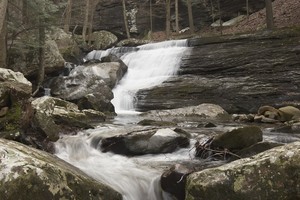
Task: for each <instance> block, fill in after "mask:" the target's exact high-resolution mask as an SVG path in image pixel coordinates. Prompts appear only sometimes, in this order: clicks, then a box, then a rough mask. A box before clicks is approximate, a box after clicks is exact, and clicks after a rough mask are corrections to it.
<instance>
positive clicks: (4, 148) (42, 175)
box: [0, 139, 122, 200]
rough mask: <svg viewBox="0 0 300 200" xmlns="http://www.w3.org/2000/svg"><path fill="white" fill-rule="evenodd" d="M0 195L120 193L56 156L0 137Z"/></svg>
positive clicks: (106, 196) (111, 198)
mask: <svg viewBox="0 0 300 200" xmlns="http://www.w3.org/2000/svg"><path fill="white" fill-rule="evenodd" d="M0 155H1V162H0V171H1V176H0V196H1V199H3V200H9V199H24V200H27V199H28V200H29V199H102V200H117V199H122V196H121V195H120V194H119V193H118V192H116V191H114V190H113V189H111V188H110V187H109V186H106V185H104V184H102V183H100V182H97V181H95V180H94V179H92V178H90V177H88V176H87V175H85V174H84V173H83V172H81V171H80V170H78V169H77V168H75V167H73V166H71V165H70V164H68V163H66V162H64V161H62V160H60V159H59V158H57V157H55V156H53V155H51V154H48V153H46V152H42V151H39V150H36V149H33V148H30V147H28V146H25V145H22V144H19V143H17V142H13V141H8V140H4V139H0Z"/></svg>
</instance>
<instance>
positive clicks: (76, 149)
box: [56, 127, 193, 200]
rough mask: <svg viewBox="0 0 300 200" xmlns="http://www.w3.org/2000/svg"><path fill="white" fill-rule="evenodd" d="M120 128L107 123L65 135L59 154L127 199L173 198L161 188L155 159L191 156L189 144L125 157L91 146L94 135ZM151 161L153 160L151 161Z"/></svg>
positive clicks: (60, 142)
mask: <svg viewBox="0 0 300 200" xmlns="http://www.w3.org/2000/svg"><path fill="white" fill-rule="evenodd" d="M116 129H117V128H113V127H106V128H99V129H94V130H92V129H91V130H87V131H85V132H81V133H79V134H77V135H76V136H64V137H62V138H61V139H60V140H59V141H58V142H57V143H56V149H57V152H56V155H57V156H58V157H60V158H61V159H63V160H65V161H67V162H69V163H70V164H72V165H74V166H76V167H78V168H79V169H81V170H82V171H83V172H85V173H86V174H88V175H89V176H91V177H93V178H94V179H96V180H98V181H99V182H102V183H104V184H107V185H109V186H111V187H112V188H113V189H115V190H116V191H118V192H120V193H121V194H122V195H123V199H124V200H141V199H144V200H171V199H172V198H171V197H170V196H169V195H168V194H167V193H164V192H162V190H161V188H160V183H159V177H160V175H161V173H162V170H161V169H154V168H153V166H151V167H150V166H149V165H150V164H151V165H153V164H154V163H155V162H158V163H159V162H171V161H176V160H178V159H180V160H189V159H190V155H191V154H193V153H192V152H189V150H190V149H189V148H187V149H181V150H178V151H177V152H175V153H173V154H163V155H145V156H139V157H132V158H129V157H125V156H120V155H116V154H113V153H102V152H101V151H100V150H99V149H96V148H94V147H92V145H91V141H92V139H93V138H97V137H101V135H103V134H109V133H110V131H113V130H116ZM149 163H150V164H149Z"/></svg>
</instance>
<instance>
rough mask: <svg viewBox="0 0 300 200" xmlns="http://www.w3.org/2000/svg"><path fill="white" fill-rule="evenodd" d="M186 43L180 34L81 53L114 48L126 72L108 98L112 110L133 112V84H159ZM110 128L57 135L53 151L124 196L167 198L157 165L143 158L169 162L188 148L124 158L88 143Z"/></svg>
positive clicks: (169, 73)
mask: <svg viewBox="0 0 300 200" xmlns="http://www.w3.org/2000/svg"><path fill="white" fill-rule="evenodd" d="M186 43H187V42H186V40H180V41H167V42H162V43H157V44H147V45H142V46H139V47H137V48H129V49H126V51H127V53H124V52H123V50H124V49H120V48H114V49H110V50H107V51H93V52H91V53H90V54H89V55H88V56H87V59H101V57H103V56H106V55H108V54H109V53H114V54H116V55H118V56H120V57H121V59H122V60H123V61H124V63H125V64H127V66H128V72H127V74H126V75H125V76H124V77H123V79H122V80H121V81H120V82H119V84H118V86H117V87H116V88H115V89H114V90H113V92H114V96H115V98H114V99H113V104H114V106H115V108H116V112H117V113H118V114H119V113H130V112H134V102H135V94H136V92H137V91H138V90H140V89H144V88H150V87H153V86H156V85H158V84H161V83H162V82H163V81H165V80H166V79H167V78H169V77H170V76H172V75H175V74H176V72H177V70H178V68H179V67H180V61H181V57H182V56H183V55H185V54H186V53H187V52H188V49H189V48H188V47H186V46H187V45H186ZM128 50H129V52H128ZM115 128H116V127H115V125H114V126H112V125H109V126H108V127H99V128H96V129H93V130H87V131H85V132H81V133H78V134H77V135H76V136H63V137H62V138H61V139H60V140H59V141H58V142H57V143H56V149H57V151H56V152H57V153H56V155H57V156H58V157H60V158H62V159H63V160H65V161H67V162H69V163H71V164H72V165H74V166H76V167H78V168H79V169H81V170H82V171H84V172H85V173H86V174H88V175H89V176H91V177H93V178H94V179H96V180H98V181H100V182H102V183H105V184H107V185H110V186H111V187H112V188H114V189H115V190H116V191H118V192H120V193H121V194H122V195H123V199H124V200H140V199H145V200H168V199H172V198H171V197H170V196H169V195H168V194H166V193H164V192H162V190H161V188H160V184H159V176H160V174H161V173H162V170H158V169H154V168H152V167H149V166H148V164H147V163H155V162H159V161H161V160H164V161H170V162H171V161H175V160H177V159H178V158H179V156H180V155H181V156H182V157H181V158H184V159H186V158H190V156H189V155H187V154H189V153H190V152H189V149H183V150H180V151H177V152H176V153H175V154H169V155H166V154H164V155H156V156H153V155H151V156H139V157H133V158H128V157H125V156H120V155H115V154H113V153H102V152H101V151H100V150H99V149H97V148H95V147H93V145H92V140H93V138H95V137H103V134H105V133H107V132H109V133H110V131H112V130H113V129H115ZM119 128H120V127H119ZM121 128H122V129H124V128H123V127H121Z"/></svg>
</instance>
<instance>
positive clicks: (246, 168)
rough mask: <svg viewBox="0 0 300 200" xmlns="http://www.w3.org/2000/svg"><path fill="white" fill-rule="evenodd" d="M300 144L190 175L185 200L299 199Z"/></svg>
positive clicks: (292, 144) (289, 145) (296, 143)
mask: <svg viewBox="0 0 300 200" xmlns="http://www.w3.org/2000/svg"><path fill="white" fill-rule="evenodd" d="M299 174H300V142H294V143H290V144H286V145H284V146H280V147H276V148H273V149H270V150H268V151H265V152H262V153H260V154H257V155H255V156H253V157H251V158H245V159H240V160H236V161H234V162H231V163H229V164H225V165H223V166H220V167H216V168H211V169H205V170H202V171H199V172H195V173H192V174H190V175H189V176H188V178H187V184H186V196H185V199H186V200H196V199H197V200H199V199H210V200H219V199H236V200H242V199H254V200H256V199H257V200H258V199H299V196H300V191H299V182H300V177H299Z"/></svg>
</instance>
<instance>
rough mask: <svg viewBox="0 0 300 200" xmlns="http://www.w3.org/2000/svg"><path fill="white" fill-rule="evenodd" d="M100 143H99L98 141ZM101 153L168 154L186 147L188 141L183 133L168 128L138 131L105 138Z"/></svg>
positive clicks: (102, 141)
mask: <svg viewBox="0 0 300 200" xmlns="http://www.w3.org/2000/svg"><path fill="white" fill-rule="evenodd" d="M99 142H100V141H99ZM99 144H100V148H101V150H102V151H104V152H107V151H112V152H114V153H117V154H123V155H143V154H158V153H170V152H173V151H174V150H176V149H177V148H181V147H187V146H188V145H189V139H188V137H187V135H186V134H185V133H183V132H182V131H179V130H177V129H175V130H172V129H170V128H165V129H157V128H150V129H149V128H148V129H140V130H136V131H133V132H130V133H127V134H125V135H117V136H113V137H106V138H104V139H102V140H101V142H100V143H99Z"/></svg>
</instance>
